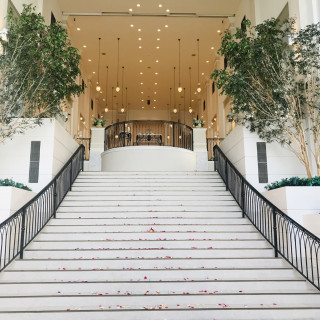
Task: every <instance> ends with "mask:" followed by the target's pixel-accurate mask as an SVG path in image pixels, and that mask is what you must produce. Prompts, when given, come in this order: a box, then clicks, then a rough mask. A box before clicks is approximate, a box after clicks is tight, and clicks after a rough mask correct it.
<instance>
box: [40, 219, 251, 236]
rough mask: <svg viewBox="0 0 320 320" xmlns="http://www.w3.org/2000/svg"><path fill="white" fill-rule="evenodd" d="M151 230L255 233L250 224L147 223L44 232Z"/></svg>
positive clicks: (51, 228) (50, 228)
mask: <svg viewBox="0 0 320 320" xmlns="http://www.w3.org/2000/svg"><path fill="white" fill-rule="evenodd" d="M151 228H152V229H153V230H154V231H155V232H157V233H159V234H160V233H161V234H164V233H165V232H188V231H189V232H190V233H193V232H197V231H200V232H202V231H204V230H205V231H206V232H208V233H209V232H217V231H221V232H235V231H255V228H254V227H253V226H252V225H250V224H232V225H231V224H225V225H206V224H202V225H201V224H199V225H193V226H192V225H179V224H176V225H174V224H169V225H158V226H154V225H153V224H150V223H148V222H147V221H146V222H145V223H144V224H141V225H133V226H132V225H123V224H119V225H106V226H101V225H100V226H99V225H91V226H90V227H88V226H81V225H79V226H75V225H73V226H72V225H71V226H56V225H53V224H51V223H50V224H48V225H47V226H46V227H45V228H44V230H45V231H46V232H48V231H51V232H52V231H54V232H88V231H89V230H90V232H114V231H115V230H117V232H141V233H142V234H143V233H149V232H153V231H152V230H151Z"/></svg>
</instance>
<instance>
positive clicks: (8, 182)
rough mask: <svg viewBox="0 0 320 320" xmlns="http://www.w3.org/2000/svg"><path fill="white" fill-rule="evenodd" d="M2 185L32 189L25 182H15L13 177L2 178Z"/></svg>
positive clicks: (0, 185) (0, 183)
mask: <svg viewBox="0 0 320 320" xmlns="http://www.w3.org/2000/svg"><path fill="white" fill-rule="evenodd" d="M0 187H14V188H18V189H23V190H27V191H32V190H31V189H30V188H28V187H27V186H26V185H25V184H23V183H20V182H15V181H13V180H12V179H3V180H2V179H0Z"/></svg>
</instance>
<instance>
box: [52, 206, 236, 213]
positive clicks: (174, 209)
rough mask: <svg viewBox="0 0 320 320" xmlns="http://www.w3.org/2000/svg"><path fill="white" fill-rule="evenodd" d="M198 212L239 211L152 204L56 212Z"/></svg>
mask: <svg viewBox="0 0 320 320" xmlns="http://www.w3.org/2000/svg"><path fill="white" fill-rule="evenodd" d="M129 211H135V212H168V211H171V212H199V211H207V212H231V211H232V212H241V211H240V209H239V207H237V206H228V207H224V206H215V207H213V206H207V207H206V206H176V207H173V206H161V207H159V206H158V207H153V206H144V207H139V206H137V207H133V206H132V207H128V206H127V207H125V206H122V207H121V206H120V207H118V206H117V207H109V206H108V207H93V206H91V207H88V206H86V207H63V206H61V207H59V209H58V212H129Z"/></svg>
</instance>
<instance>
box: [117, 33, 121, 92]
mask: <svg viewBox="0 0 320 320" xmlns="http://www.w3.org/2000/svg"><path fill="white" fill-rule="evenodd" d="M119 63H120V38H118V67H117V86H116V92H120V90H121V89H120V86H119Z"/></svg>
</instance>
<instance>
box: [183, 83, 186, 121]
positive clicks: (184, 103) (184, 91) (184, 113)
mask: <svg viewBox="0 0 320 320" xmlns="http://www.w3.org/2000/svg"><path fill="white" fill-rule="evenodd" d="M183 123H184V124H186V88H183Z"/></svg>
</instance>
